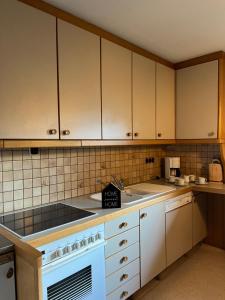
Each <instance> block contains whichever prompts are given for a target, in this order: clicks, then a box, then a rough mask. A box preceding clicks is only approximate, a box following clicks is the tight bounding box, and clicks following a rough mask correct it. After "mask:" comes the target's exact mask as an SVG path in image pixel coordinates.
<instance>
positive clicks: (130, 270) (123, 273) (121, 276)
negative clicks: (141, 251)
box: [106, 258, 140, 294]
mask: <svg viewBox="0 0 225 300" xmlns="http://www.w3.org/2000/svg"><path fill="white" fill-rule="evenodd" d="M139 273H140V261H139V258H138V259H136V260H135V261H133V262H131V263H130V264H128V265H127V266H125V267H123V268H122V269H120V270H119V271H117V272H115V273H113V274H112V275H110V276H108V277H106V294H110V293H112V292H113V291H114V290H115V289H117V288H119V287H120V286H122V285H123V284H125V283H126V282H128V281H129V280H130V279H131V278H133V277H134V276H135V275H138V274H139Z"/></svg>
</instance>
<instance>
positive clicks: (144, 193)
mask: <svg viewBox="0 0 225 300" xmlns="http://www.w3.org/2000/svg"><path fill="white" fill-rule="evenodd" d="M174 190H176V188H174V187H171V186H166V185H160V184H152V183H138V184H134V185H130V186H128V187H126V188H125V190H124V191H122V192H121V201H122V203H123V204H125V205H130V204H133V203H137V202H140V201H142V200H151V199H153V198H155V196H159V195H162V194H164V193H167V192H170V191H174ZM90 197H91V199H93V200H96V201H102V193H96V194H93V195H91V196H90Z"/></svg>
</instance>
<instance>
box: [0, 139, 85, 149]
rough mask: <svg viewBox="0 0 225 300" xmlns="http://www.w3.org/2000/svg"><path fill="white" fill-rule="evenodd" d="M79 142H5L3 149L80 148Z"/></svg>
mask: <svg viewBox="0 0 225 300" xmlns="http://www.w3.org/2000/svg"><path fill="white" fill-rule="evenodd" d="M80 146H81V141H79V140H66V141H62V140H61V141H60V140H54V141H52V140H49V141H48V140H46V141H45V140H5V141H4V145H3V147H4V148H5V149H10V148H59V147H80Z"/></svg>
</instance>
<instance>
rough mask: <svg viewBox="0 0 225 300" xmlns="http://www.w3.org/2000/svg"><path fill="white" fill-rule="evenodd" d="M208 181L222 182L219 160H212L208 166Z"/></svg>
mask: <svg viewBox="0 0 225 300" xmlns="http://www.w3.org/2000/svg"><path fill="white" fill-rule="evenodd" d="M209 181H215V182H221V181H223V172H222V166H221V163H220V161H219V159H213V160H212V162H211V163H210V164H209Z"/></svg>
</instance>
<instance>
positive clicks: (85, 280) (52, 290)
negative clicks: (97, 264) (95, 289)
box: [47, 265, 92, 300]
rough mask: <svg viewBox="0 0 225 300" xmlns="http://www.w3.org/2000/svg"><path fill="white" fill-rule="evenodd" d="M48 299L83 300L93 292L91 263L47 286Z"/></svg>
mask: <svg viewBox="0 0 225 300" xmlns="http://www.w3.org/2000/svg"><path fill="white" fill-rule="evenodd" d="M47 294H48V300H78V299H79V300H81V299H86V298H87V297H88V295H91V294H92V272H91V265H90V266H88V267H86V268H84V269H82V270H80V271H78V272H76V273H75V274H72V275H70V276H69V277H66V278H64V279H63V280H60V281H58V282H56V283H54V284H53V285H51V286H49V287H48V288H47Z"/></svg>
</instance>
